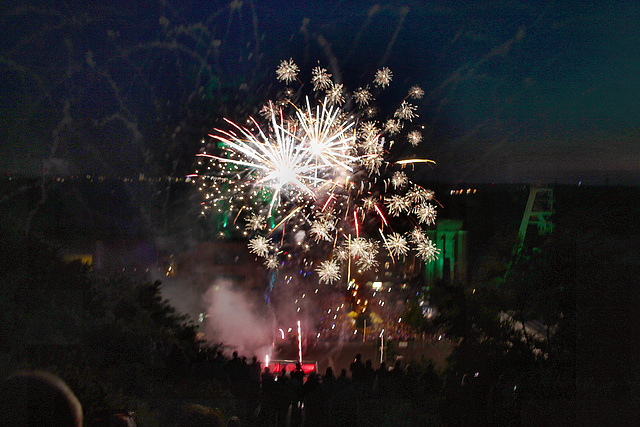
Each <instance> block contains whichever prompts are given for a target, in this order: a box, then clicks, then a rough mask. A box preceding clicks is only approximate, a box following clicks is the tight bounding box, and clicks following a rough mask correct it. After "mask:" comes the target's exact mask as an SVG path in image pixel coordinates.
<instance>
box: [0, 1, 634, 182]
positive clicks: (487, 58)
mask: <svg viewBox="0 0 640 427" xmlns="http://www.w3.org/2000/svg"><path fill="white" fill-rule="evenodd" d="M3 3H5V5H4V6H2V9H1V10H2V13H1V15H0V23H1V25H0V85H1V86H0V117H1V118H0V120H1V123H2V126H1V127H0V138H1V139H2V146H3V149H2V151H1V152H0V170H1V171H3V172H5V173H6V172H11V173H29V174H33V173H39V171H40V170H41V169H42V167H41V165H42V163H43V160H45V164H46V166H47V168H48V169H49V170H50V171H58V172H65V173H89V174H104V175H113V176H125V175H126V176H138V174H139V173H144V174H147V175H174V176H181V175H184V174H186V173H189V172H190V168H191V164H192V161H193V155H194V154H195V152H196V150H197V147H198V145H199V142H200V140H201V139H202V138H203V137H204V136H205V135H206V133H207V132H208V131H210V129H211V127H212V126H214V125H219V124H220V119H221V117H223V116H226V117H229V118H231V119H232V120H236V121H237V120H242V119H243V118H244V117H246V115H249V114H256V112H257V110H259V109H260V107H261V106H262V103H264V102H265V101H266V100H268V99H269V98H270V97H273V96H275V95H276V94H277V91H278V89H281V88H282V84H280V83H279V82H277V81H276V79H275V68H276V67H277V65H278V63H279V62H280V61H281V60H283V59H288V58H290V57H291V58H293V59H294V61H295V62H296V63H297V64H298V65H299V66H300V68H301V69H302V72H301V75H307V76H308V75H310V70H311V68H312V67H314V66H315V65H317V64H318V63H320V64H321V65H322V66H324V67H327V68H329V70H330V71H331V72H333V73H334V76H337V75H339V76H340V78H341V80H342V81H343V82H344V84H345V86H346V87H347V88H348V89H350V90H354V89H356V88H357V87H358V86H360V85H362V84H363V83H366V82H368V81H370V80H371V77H372V76H373V74H374V73H375V71H376V69H378V68H380V67H381V66H387V67H389V68H390V69H391V70H392V71H393V73H394V80H393V82H392V85H391V86H390V87H389V88H388V89H387V90H386V91H385V95H384V99H381V100H380V103H381V104H380V105H381V108H382V109H384V108H385V106H387V105H397V104H398V103H399V102H400V101H401V100H402V98H403V97H404V96H405V95H406V91H407V89H408V87H409V86H411V85H414V84H418V85H420V86H421V87H422V88H423V89H424V90H425V92H426V95H425V97H424V98H423V99H422V100H421V101H418V105H419V110H418V111H417V113H418V114H419V115H420V118H419V119H417V120H415V121H414V124H415V125H420V126H424V127H425V132H424V140H423V142H422V143H421V144H420V145H419V146H418V147H417V148H413V147H411V146H406V147H405V146H399V147H397V149H398V152H399V154H397V155H398V156H404V157H410V156H415V155H419V156H421V157H429V158H432V159H434V160H436V161H437V162H438V165H437V166H436V167H435V168H433V169H431V168H428V167H426V168H425V169H424V170H420V171H418V172H419V173H420V174H422V175H423V178H424V179H425V180H440V181H450V182H458V181H463V182H494V181H495V182H523V183H529V182H532V181H540V182H559V183H576V184H577V183H578V182H582V183H584V184H606V183H609V184H640V166H639V165H640V144H639V140H640V128H639V125H640V107H639V105H640V53H639V52H640V48H639V47H638V46H640V31H639V30H640V28H639V27H640V5H638V4H637V3H635V2H623V1H616V2H605V1H598V2H592V3H593V4H589V2H583V1H576V2H568V1H549V2H538V1H528V2H517V1H495V2H491V3H490V4H487V3H486V2H467V1H455V2H454V1H452V2H423V1H405V2H399V1H390V2H379V3H375V2H368V1H329V0H316V1H313V2H299V1H298V2H284V1H269V0H254V1H248V0H246V1H242V2H241V1H233V2H218V1H184V0H180V1H178V0H166V1H163V2H162V1H161V2H157V3H153V2H132V1H111V2H105V3H102V2H100V3H98V2H80V1H75V0H73V1H67V2H58V1H49V2H22V1H21V2H17V1H14V2H3ZM6 3H13V5H11V4H9V5H7V4H6ZM94 3H95V5H94ZM136 3H138V5H136ZM292 5H295V7H292ZM305 73H306V74H305ZM307 81H308V79H307ZM392 111H393V110H391V111H390V112H392Z"/></svg>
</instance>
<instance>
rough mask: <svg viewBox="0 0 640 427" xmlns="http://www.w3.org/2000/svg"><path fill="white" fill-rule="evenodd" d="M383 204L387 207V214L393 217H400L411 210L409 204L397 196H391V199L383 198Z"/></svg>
mask: <svg viewBox="0 0 640 427" xmlns="http://www.w3.org/2000/svg"><path fill="white" fill-rule="evenodd" d="M384 202H385V203H386V205H387V209H388V210H389V213H390V214H391V215H393V216H400V215H401V214H402V213H406V212H409V210H410V209H411V203H409V202H408V201H407V200H406V199H405V198H404V197H402V196H400V195H398V194H393V195H391V197H385V198H384Z"/></svg>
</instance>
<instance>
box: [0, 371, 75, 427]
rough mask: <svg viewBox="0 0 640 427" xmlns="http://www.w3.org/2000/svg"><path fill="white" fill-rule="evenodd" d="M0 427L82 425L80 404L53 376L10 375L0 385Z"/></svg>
mask: <svg viewBox="0 0 640 427" xmlns="http://www.w3.org/2000/svg"><path fill="white" fill-rule="evenodd" d="M0 425H2V426H38V427H47V426H51V427H67V426H69V427H79V426H82V405H80V402H79V401H78V399H77V398H76V396H75V395H74V394H73V392H72V391H71V389H70V388H69V387H68V386H67V385H66V384H65V383H64V381H62V380H61V379H60V378H58V377H57V376H55V375H52V374H49V373H47V372H37V371H30V372H29V371H28V372H20V373H17V374H14V375H11V376H10V377H9V378H7V379H5V380H4V381H2V384H1V386H0Z"/></svg>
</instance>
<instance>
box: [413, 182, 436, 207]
mask: <svg viewBox="0 0 640 427" xmlns="http://www.w3.org/2000/svg"><path fill="white" fill-rule="evenodd" d="M433 196H434V193H433V190H427V189H425V188H422V187H420V186H418V185H414V186H413V187H411V188H410V189H409V191H407V195H406V197H407V198H409V199H410V200H411V202H412V203H414V204H420V203H424V202H428V201H430V200H433Z"/></svg>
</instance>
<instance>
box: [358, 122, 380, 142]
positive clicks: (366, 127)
mask: <svg viewBox="0 0 640 427" xmlns="http://www.w3.org/2000/svg"><path fill="white" fill-rule="evenodd" d="M379 132H380V130H379V129H378V128H377V127H376V123H375V122H362V123H360V127H359V128H358V136H359V137H360V138H362V139H365V140H366V139H371V138H373V137H375V136H377V135H378V133H379Z"/></svg>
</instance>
